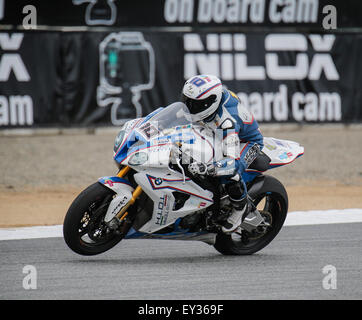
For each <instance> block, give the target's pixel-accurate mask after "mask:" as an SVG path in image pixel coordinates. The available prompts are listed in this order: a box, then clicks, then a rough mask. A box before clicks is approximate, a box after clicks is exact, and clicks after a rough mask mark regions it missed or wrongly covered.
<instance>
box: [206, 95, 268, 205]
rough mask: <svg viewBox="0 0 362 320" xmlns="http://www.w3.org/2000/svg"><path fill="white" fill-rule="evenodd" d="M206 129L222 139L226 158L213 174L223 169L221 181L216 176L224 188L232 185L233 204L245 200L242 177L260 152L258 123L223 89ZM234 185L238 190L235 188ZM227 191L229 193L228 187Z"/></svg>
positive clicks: (234, 96) (217, 163)
mask: <svg viewBox="0 0 362 320" xmlns="http://www.w3.org/2000/svg"><path fill="white" fill-rule="evenodd" d="M206 125H207V126H208V127H209V128H211V129H213V130H214V131H215V132H216V133H217V134H221V135H222V141H223V146H222V148H223V154H224V157H225V158H224V159H221V160H219V161H217V162H216V170H218V171H222V168H223V167H224V169H225V172H226V174H225V175H224V177H222V176H223V175H222V174H218V176H221V177H220V179H221V183H223V184H225V185H228V184H230V183H233V185H234V187H233V188H231V192H230V193H231V194H230V197H231V198H234V200H239V199H241V198H245V196H246V187H245V183H244V181H243V180H242V174H243V173H244V171H245V169H246V168H248V166H249V165H250V164H251V163H252V162H253V161H254V160H255V158H256V157H257V155H258V154H259V152H260V150H261V149H262V148H263V136H262V134H261V132H260V129H259V125H258V123H257V121H256V120H255V119H254V116H253V115H252V113H251V112H250V111H249V110H248V109H247V108H246V107H245V106H244V105H243V104H242V103H241V102H240V100H239V98H238V97H237V95H236V94H235V93H233V92H231V91H229V90H226V89H224V90H223V94H222V99H221V102H220V105H219V108H218V110H217V112H216V115H215V117H214V119H212V120H211V121H209V122H207V123H206ZM229 166H234V168H235V171H234V173H233V174H229V173H230V172H232V170H229V168H228V167H229ZM236 182H237V184H238V185H239V188H235V184H236ZM230 187H231V185H230ZM226 189H228V188H227V186H226ZM237 189H239V191H238V190H237ZM235 190H236V191H235ZM235 197H236V198H238V199H235Z"/></svg>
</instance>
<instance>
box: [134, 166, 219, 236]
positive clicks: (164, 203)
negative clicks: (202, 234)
mask: <svg viewBox="0 0 362 320" xmlns="http://www.w3.org/2000/svg"><path fill="white" fill-rule="evenodd" d="M134 179H135V181H136V183H137V184H138V185H139V186H141V188H142V190H143V191H144V192H145V193H146V194H147V195H148V196H149V197H150V198H151V200H152V201H153V203H154V207H153V212H152V217H151V219H150V220H149V221H148V222H146V223H145V224H144V225H143V226H142V227H140V228H139V230H137V231H139V232H143V233H154V232H156V231H158V230H160V229H163V228H165V227H167V226H169V225H171V224H173V223H175V222H176V220H177V219H179V218H182V217H184V216H186V215H188V214H190V213H193V212H196V211H199V210H202V209H205V208H207V207H209V206H211V205H212V204H213V202H214V201H213V194H212V192H211V191H208V190H204V189H202V188H201V187H200V186H199V185H197V184H196V183H195V182H193V181H192V180H190V179H187V180H186V179H185V182H184V179H183V177H182V176H181V174H179V175H177V174H176V173H174V174H172V173H165V172H164V171H163V170H156V169H150V170H149V171H148V172H147V173H146V172H139V173H136V174H135V175H134ZM175 192H180V193H183V194H186V195H188V196H189V197H188V199H187V200H186V201H185V202H184V203H183V205H182V207H177V206H175V194H174V193H175ZM181 208H182V210H180V209H181Z"/></svg>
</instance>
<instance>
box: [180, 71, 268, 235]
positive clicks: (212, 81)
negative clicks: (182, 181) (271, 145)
mask: <svg viewBox="0 0 362 320" xmlns="http://www.w3.org/2000/svg"><path fill="white" fill-rule="evenodd" d="M182 100H183V102H184V103H185V104H186V106H187V107H188V109H189V111H190V113H191V115H192V117H193V120H194V121H198V122H199V123H201V124H204V125H205V126H207V127H209V128H211V129H212V130H214V131H216V130H221V131H222V136H223V146H222V148H223V154H224V158H223V159H221V160H219V161H217V162H214V163H212V164H209V165H207V166H205V165H204V164H203V163H197V162H193V163H191V164H190V165H189V167H188V169H189V171H190V172H191V173H192V174H194V175H211V176H218V177H220V178H221V183H222V184H224V185H225V190H226V192H227V193H228V195H229V198H230V200H231V203H232V205H233V211H232V213H231V215H230V216H229V217H228V219H227V220H226V221H225V222H224V225H223V226H222V231H223V232H225V233H230V232H233V231H234V230H235V229H236V228H237V227H238V226H239V225H240V224H241V222H242V220H243V218H244V217H245V216H246V215H247V214H248V213H249V210H250V209H251V208H250V206H249V205H248V199H247V191H246V186H245V182H244V181H243V179H242V174H243V172H244V171H245V169H246V168H248V166H249V165H250V164H251V163H252V162H253V161H254V160H255V159H256V157H257V156H258V154H259V152H260V150H261V149H262V147H263V136H262V134H261V132H260V130H259V126H258V123H257V121H256V120H255V119H254V116H253V115H252V114H251V112H250V111H249V110H248V109H247V108H246V107H245V106H244V105H243V104H242V103H241V102H240V100H239V98H238V97H237V96H236V95H235V94H234V93H233V92H231V91H230V90H227V89H224V88H223V87H222V83H221V81H220V79H218V78H217V77H215V76H212V75H197V76H194V77H192V78H190V79H188V80H187V81H186V82H185V84H184V87H183V90H182Z"/></svg>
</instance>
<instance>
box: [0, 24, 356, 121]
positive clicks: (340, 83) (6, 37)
mask: <svg viewBox="0 0 362 320" xmlns="http://www.w3.org/2000/svg"><path fill="white" fill-rule="evenodd" d="M0 48H1V50H0V128H6V127H19V126H20V127H22V126H23V127H28V126H38V127H39V126H55V125H57V126H64V127H66V126H89V125H93V126H101V125H109V124H113V125H120V124H121V123H123V122H124V121H125V119H129V118H134V117H140V116H144V115H146V114H148V113H149V112H151V111H152V110H154V109H156V108H158V107H160V106H165V105H167V104H170V103H172V102H174V101H177V100H178V99H179V97H180V92H181V89H182V86H183V83H184V81H185V80H186V79H187V78H189V77H191V76H193V75H195V74H200V73H203V74H215V75H217V76H219V77H220V78H221V80H222V81H223V83H224V85H225V86H226V87H227V88H228V89H230V90H232V91H234V92H235V93H236V94H237V95H238V96H239V98H240V100H241V101H242V102H243V103H244V104H246V105H247V106H248V107H249V108H250V110H251V111H252V112H253V113H254V115H255V117H256V119H257V120H258V121H260V122H264V123H268V122H278V123H284V122H298V123H322V122H346V123H351V122H361V120H362V112H361V104H362V97H361V93H360V85H359V84H360V83H361V80H362V79H361V77H362V65H361V62H360V61H361V59H360V57H361V55H362V36H361V35H358V34H349V35H347V34H343V35H339V34H307V33H252V34H244V33H214V32H213V33H206V32H198V33H196V32H188V33H181V32H177V33H169V32H140V31H120V32H0Z"/></svg>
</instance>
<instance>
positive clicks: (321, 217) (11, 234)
mask: <svg viewBox="0 0 362 320" xmlns="http://www.w3.org/2000/svg"><path fill="white" fill-rule="evenodd" d="M354 222H362V209H343V210H318V211H294V212H289V213H288V215H287V219H286V220H285V223H284V226H302V225H318V224H334V223H354ZM59 237H63V226H62V225H56V226H36V227H25V228H0V240H22V239H39V238H59Z"/></svg>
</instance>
